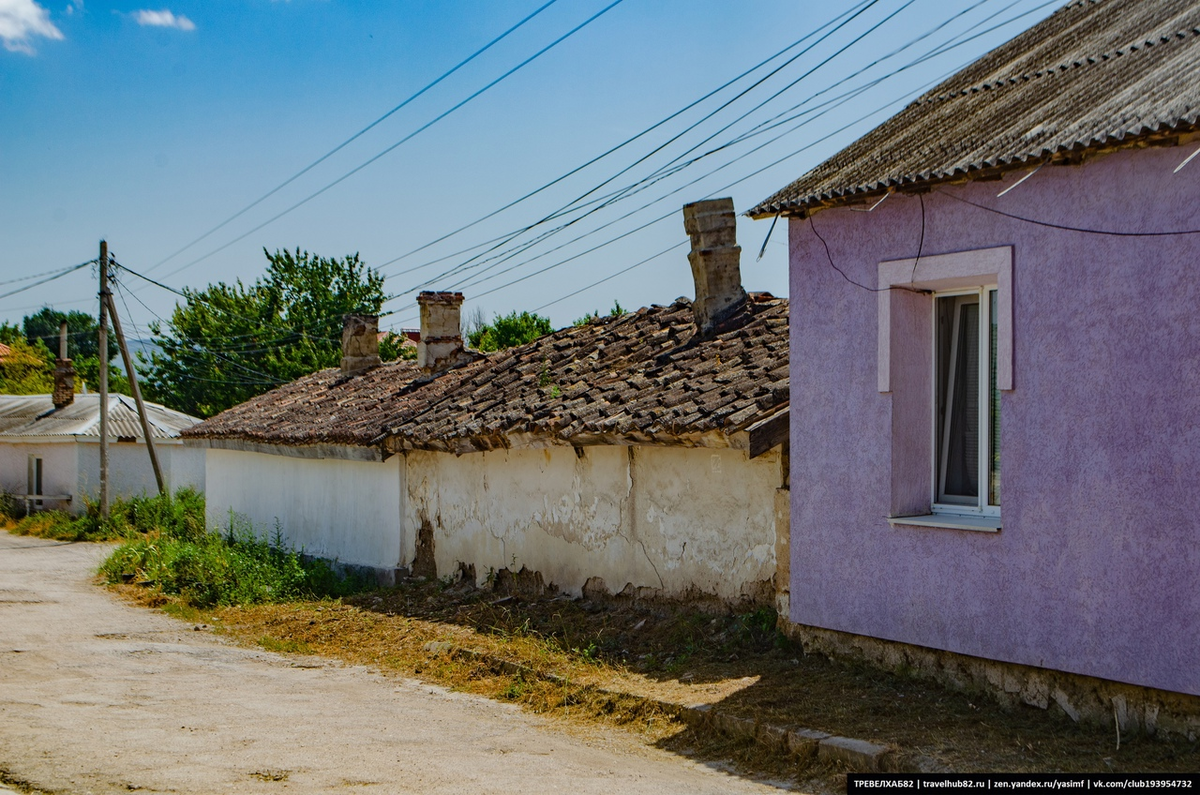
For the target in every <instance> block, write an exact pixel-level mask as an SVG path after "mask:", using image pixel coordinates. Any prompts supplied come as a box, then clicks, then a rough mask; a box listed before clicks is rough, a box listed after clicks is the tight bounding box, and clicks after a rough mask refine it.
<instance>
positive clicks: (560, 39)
mask: <svg viewBox="0 0 1200 795" xmlns="http://www.w3.org/2000/svg"><path fill="white" fill-rule="evenodd" d="M623 2H625V0H613V2H611V3H609V4H608V5H607V6H605V7H604V8H602V9H600V10H599V11H597V12H596V13H595V14H593V15H592V16H590V17H588V18H587V19H586V20H584V21H583V22H581V23H580V24H578V25H576V26H575V27H574V28H572V29H571V30H569V31H567V32H566V33H564V34H563V35H561V36H559V37H558V38H557V39H555V40H554V41H552V42H551V43H550V44H547V45H546V46H545V47H543V48H542V49H540V50H538V51H537V52H536V53H534V54H533V55H531V56H529V57H528V58H526V59H525V60H523V61H521V62H520V63H519V64H517V65H516V66H514V67H512V68H511V69H509V70H508V71H507V72H505V73H504V74H502V75H500V76H499V77H497V78H496V79H495V80H492V81H491V82H490V83H488V84H487V85H485V86H484V87H483V88H480V89H479V90H477V91H475V92H474V93H472V94H471V95H469V96H468V97H467V98H466V99H463V100H461V101H460V102H458V103H456V104H455V105H453V106H451V107H450V109H449V110H446V111H443V112H442V113H440V114H438V115H437V116H435V117H434V118H433V119H432V120H430V121H428V122H426V123H425V124H423V125H421V126H420V127H418V128H417V129H416V130H414V131H412V132H411V133H409V134H408V135H406V136H404V137H403V138H401V139H400V140H399V141H397V142H396V143H394V144H392V145H391V146H389V147H387V148H386V149H384V150H383V151H382V152H380V153H379V154H377V155H374V156H373V157H371V158H369V159H367V160H366V161H364V162H363V163H361V164H359V165H358V166H355V167H354V168H353V169H351V170H350V171H348V172H346V173H345V174H343V175H342V176H340V177H338V178H337V179H335V180H333V181H332V182H330V183H328V184H326V185H325V186H324V187H322V188H320V189H319V190H317V191H314V192H313V193H310V194H309V195H308V196H306V197H305V198H303V199H301V200H300V201H298V202H296V203H295V204H293V205H291V206H290V207H288V208H287V209H285V210H283V211H281V212H279V213H277V214H276V215H273V216H272V217H271V218H268V219H267V220H266V221H263V222H262V223H261V224H259V225H258V226H256V227H254V228H253V229H251V230H249V231H248V232H245V233H244V234H242V235H239V236H238V237H235V238H234V239H233V240H230V241H229V242H228V243H225V244H224V245H222V246H219V247H217V248H215V249H213V250H212V251H209V252H208V253H207V254H204V255H203V256H200V257H197V258H196V259H194V260H192V261H191V262H188V263H186V264H184V265H181V266H180V267H178V268H176V269H175V270H173V271H171V272H170V273H168V274H167V275H168V276H174V275H175V274H177V273H179V272H180V271H182V270H185V269H187V268H190V267H191V266H193V265H195V264H197V263H199V262H203V261H204V260H206V259H208V258H209V257H211V256H213V255H214V254H217V253H219V252H221V251H224V250H225V249H227V248H229V247H230V246H232V245H234V244H236V243H239V242H241V241H242V240H245V239H246V238H247V237H249V236H250V235H252V234H254V233H255V232H258V231H259V230H261V229H263V228H264V227H266V226H269V225H270V224H273V223H275V222H276V221H278V220H279V219H280V218H282V217H284V216H285V215H287V214H288V213H291V212H292V211H294V210H296V209H298V208H300V207H302V206H304V205H305V204H308V203H309V202H310V201H312V200H313V199H315V198H317V197H318V196H320V195H321V194H323V193H325V192H326V191H327V190H329V189H331V188H333V187H334V186H336V185H339V184H341V183H342V182H344V181H346V180H347V179H349V178H350V177H352V176H354V175H355V174H357V173H358V172H360V171H362V170H363V169H365V168H366V167H368V166H370V165H371V164H373V163H375V162H376V161H378V160H379V159H381V158H382V157H384V156H385V155H387V154H389V153H390V152H392V151H394V150H395V149H396V148H398V147H399V146H401V145H402V144H404V143H407V142H408V141H411V140H412V139H413V138H415V137H416V136H417V135H419V134H420V133H422V132H424V131H425V130H427V129H429V128H430V127H432V126H433V125H435V124H437V123H438V122H439V121H441V120H442V119H444V118H446V117H447V116H449V115H450V114H451V113H454V112H455V111H456V110H458V109H459V108H461V107H463V106H464V105H466V104H467V103H468V102H470V101H471V100H473V99H475V98H476V97H478V96H479V95H480V94H483V93H484V92H485V91H488V90H489V89H491V88H492V87H493V86H495V85H497V84H498V83H500V82H501V81H503V80H505V79H506V78H508V77H509V76H511V75H513V74H514V73H516V72H517V71H519V70H520V69H522V68H524V67H525V66H527V65H528V64H530V63H532V62H533V61H535V60H536V59H538V58H540V57H541V56H542V55H544V54H545V53H547V52H549V51H550V50H551V49H553V48H554V47H556V46H558V45H559V44H561V43H562V42H564V41H566V40H567V39H568V38H570V37H571V36H573V35H575V34H576V33H578V32H579V31H580V30H582V29H583V28H585V27H587V26H588V25H590V24H591V23H592V22H594V21H596V20H597V19H599V18H600V17H601V16H603V15H604V14H606V13H608V12H609V11H611V10H612V9H613V8H616V7H617V6H618V5H620V4H621V3H623Z"/></svg>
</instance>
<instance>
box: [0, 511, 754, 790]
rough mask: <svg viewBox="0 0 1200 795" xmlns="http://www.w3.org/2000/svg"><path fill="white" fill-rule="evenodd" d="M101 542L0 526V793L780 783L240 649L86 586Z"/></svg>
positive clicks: (330, 666)
mask: <svg viewBox="0 0 1200 795" xmlns="http://www.w3.org/2000/svg"><path fill="white" fill-rule="evenodd" d="M108 550H109V547H108V546H107V545H97V544H60V543H56V542H50V541H43V540H38V539H32V538H21V537H15V536H10V535H8V534H7V533H0V791H3V789H4V788H5V787H6V786H7V787H8V788H10V789H15V790H17V791H21V792H47V793H115V792H122V793H127V792H131V791H137V792H146V793H166V792H172V793H206V795H207V794H208V793H225V792H237V793H266V792H289V793H318V792H320V793H329V792H362V793H406V792H421V793H451V792H453V793H460V792H472V793H491V792H495V793H500V792H520V791H538V792H570V793H573V795H574V794H579V795H582V794H583V793H601V792H603V793H606V795H607V794H608V793H612V792H622V793H625V792H630V793H687V794H688V795H696V794H697V793H765V792H773V791H778V789H777V788H776V787H773V786H771V785H770V784H767V783H762V782H760V781H756V780H752V779H751V778H748V777H745V776H738V775H733V774H731V773H729V772H726V771H723V770H722V769H720V767H719V766H717V765H704V764H700V763H697V762H695V761H691V760H690V759H688V758H686V757H684V756H682V755H679V754H676V753H672V752H670V751H669V750H663V749H658V748H654V747H653V746H652V745H647V744H646V743H645V742H643V741H642V737H641V736H639V735H634V734H631V733H628V732H625V731H622V730H620V729H617V728H614V727H612V726H604V727H596V726H592V727H589V726H586V725H583V724H574V723H571V722H568V721H557V720H552V719H549V718H545V717H541V716H537V715H533V714H530V713H529V712H528V711H524V710H522V709H520V708H519V707H518V706H516V705H514V704H511V703H503V702H500V701H496V700H490V699H485V698H481V697H479V696H476V695H471V694H465V693H461V692H452V691H450V690H447V689H444V688H441V687H437V686H433V685H430V684H426V683H423V682H420V681H417V680H414V679H411V678H405V677H401V676H396V675H384V674H382V673H380V671H379V669H375V668H368V667H365V666H361V665H353V664H348V663H342V662H339V661H337V660H331V659H320V658H314V657H311V656H297V655H284V654H278V653H274V652H270V651H266V650H265V649H263V648H261V647H259V648H247V647H245V646H239V645H236V644H234V643H232V642H230V641H229V640H228V639H227V638H225V637H221V636H219V635H217V634H214V633H213V632H210V631H205V629H206V628H194V627H198V625H194V624H192V623H183V622H181V621H180V620H178V619H174V618H171V617H168V616H166V615H163V614H162V613H161V612H155V611H149V610H145V609H141V608H138V607H135V606H132V605H130V604H128V603H124V602H122V601H121V600H119V599H118V598H116V597H114V595H113V594H111V593H109V592H106V591H105V590H104V589H102V588H98V587H96V586H95V585H94V584H93V583H92V574H93V572H94V571H95V568H96V566H97V564H98V563H99V561H100V560H101V558H102V557H103V556H104V555H105V554H106V553H107V552H108ZM314 609H315V608H314ZM306 626H307V625H306ZM267 645H269V641H268V642H267Z"/></svg>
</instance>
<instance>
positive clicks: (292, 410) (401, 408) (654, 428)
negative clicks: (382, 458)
mask: <svg viewBox="0 0 1200 795" xmlns="http://www.w3.org/2000/svg"><path fill="white" fill-rule="evenodd" d="M418 376H419V371H418V370H417V368H416V367H415V365H414V364H413V363H412V362H394V363H391V364H385V365H383V366H381V367H377V368H375V369H374V370H370V371H368V372H367V373H364V374H362V375H358V376H355V377H353V378H349V379H346V378H343V377H342V375H341V373H340V371H339V370H336V369H331V370H322V371H321V372H319V373H314V374H312V375H310V376H306V377H304V378H301V379H299V380H297V381H294V382H292V383H291V384H288V385H286V386H283V387H280V388H279V389H276V390H274V391H271V392H268V393H266V394H264V395H260V396H259V397H257V398H254V399H253V400H250V401H247V402H246V403H243V404H241V405H240V406H235V407H233V408H231V409H229V410H227V411H224V412H222V413H221V414H218V415H216V416H215V417H213V418H211V419H209V420H207V421H206V422H204V423H201V424H200V425H197V426H195V427H194V428H191V429H189V430H188V431H187V432H185V434H184V436H185V437H191V438H208V439H241V440H246V441H252V442H262V443H268V444H286V445H304V444H318V443H333V444H350V445H363V446H366V445H379V444H386V445H387V446H388V447H389V448H391V449H393V450H399V449H430V450H449V451H454V452H465V451H468V450H481V449H492V448H496V447H508V446H512V445H513V444H515V443H517V442H519V441H520V440H522V439H540V440H542V441H543V442H546V443H560V444H561V443H569V442H574V443H578V444H591V443H599V442H603V441H607V440H612V439H616V438H620V439H625V440H629V441H648V442H653V441H662V442H668V443H669V442H672V441H674V442H679V441H683V442H684V443H686V441H687V439H688V438H695V437H696V436H698V435H704V434H711V433H719V434H732V433H735V432H737V431H740V430H743V429H745V428H746V427H748V426H749V425H752V424H754V423H755V422H757V421H759V420H762V419H764V418H767V417H770V416H772V415H775V414H778V412H779V411H780V410H781V409H782V408H784V407H786V406H787V402H788V310H787V301H786V300H785V299H780V298H774V297H773V296H770V295H769V294H766V293H758V294H752V296H751V300H749V301H748V302H747V303H746V304H745V306H743V307H742V308H741V310H740V311H739V312H738V313H737V314H736V315H734V316H733V317H732V318H730V319H729V321H727V322H726V323H725V324H724V325H722V326H721V328H719V329H718V330H717V333H716V334H715V335H713V336H712V337H711V338H708V339H701V338H699V337H698V336H697V334H696V330H695V324H694V320H693V316H692V308H691V303H690V302H689V301H687V300H686V299H679V300H677V301H676V302H675V303H674V304H672V305H671V306H667V307H663V306H651V307H648V308H645V309H640V310H638V311H636V312H631V313H629V314H626V315H623V316H621V317H615V318H602V319H600V320H597V321H594V322H592V323H590V324H588V325H586V326H575V327H571V328H566V329H562V330H561V331H557V332H554V333H553V334H550V335H547V336H545V337H542V338H541V339H538V340H536V341H534V342H531V343H529V344H527V345H522V346H520V347H517V348H510V349H508V350H505V351H500V352H498V353H493V354H490V355H488V356H486V357H483V358H481V359H479V360H477V361H475V362H473V363H471V364H469V365H467V366H465V367H461V368H459V369H456V370H452V371H450V372H448V373H444V374H443V375H441V376H439V377H438V378H436V379H433V380H428V379H423V378H420V377H418Z"/></svg>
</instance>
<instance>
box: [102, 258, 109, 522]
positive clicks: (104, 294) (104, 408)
mask: <svg viewBox="0 0 1200 795" xmlns="http://www.w3.org/2000/svg"><path fill="white" fill-rule="evenodd" d="M110 297H111V296H110V295H109V292H108V241H106V240H101V241H100V515H101V516H102V517H104V518H105V519H107V518H108V302H109V299H110Z"/></svg>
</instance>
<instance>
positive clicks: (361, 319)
mask: <svg viewBox="0 0 1200 795" xmlns="http://www.w3.org/2000/svg"><path fill="white" fill-rule="evenodd" d="M380 364H382V361H381V360H380V358H379V316H378V315H343V316H342V375H347V376H350V375H358V374H359V373H363V372H366V371H367V370H370V369H371V368H372V367H378V366H379V365H380Z"/></svg>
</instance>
